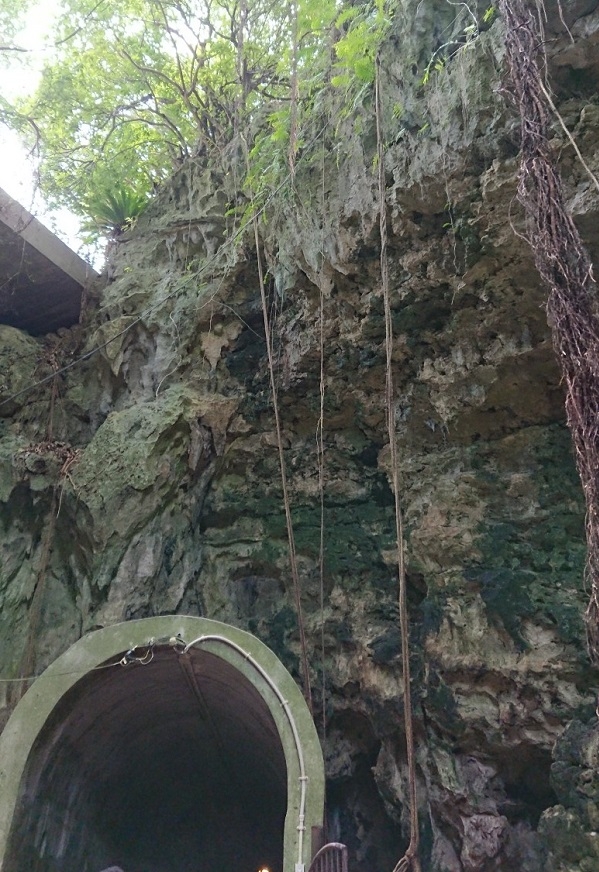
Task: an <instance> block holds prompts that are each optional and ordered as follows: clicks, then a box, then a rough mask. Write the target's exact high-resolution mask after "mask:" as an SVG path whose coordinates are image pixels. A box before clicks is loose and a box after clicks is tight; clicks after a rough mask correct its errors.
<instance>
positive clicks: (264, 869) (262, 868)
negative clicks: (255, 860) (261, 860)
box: [258, 866, 270, 872]
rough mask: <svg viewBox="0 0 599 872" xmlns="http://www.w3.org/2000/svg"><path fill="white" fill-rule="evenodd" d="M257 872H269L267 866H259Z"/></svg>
mask: <svg viewBox="0 0 599 872" xmlns="http://www.w3.org/2000/svg"><path fill="white" fill-rule="evenodd" d="M258 872H270V869H269V868H268V866H261V867H260V869H258Z"/></svg>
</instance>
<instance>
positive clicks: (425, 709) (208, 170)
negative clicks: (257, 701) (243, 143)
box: [0, 0, 599, 872]
mask: <svg viewBox="0 0 599 872" xmlns="http://www.w3.org/2000/svg"><path fill="white" fill-rule="evenodd" d="M561 6H562V13H563V15H559V14H557V13H555V14H554V12H555V10H553V9H551V10H549V12H550V14H549V16H548V20H547V21H546V22H545V27H546V39H547V44H548V59H549V71H550V74H551V75H552V76H553V79H554V84H555V88H556V93H557V95H558V98H559V100H558V102H559V106H560V111H561V113H562V115H563V118H564V120H565V123H566V124H567V125H568V127H569V129H570V130H572V132H573V133H574V135H575V136H576V138H577V141H578V143H579V146H580V148H581V149H582V150H583V153H584V156H585V158H586V160H587V162H588V163H589V165H590V166H591V168H593V169H595V170H597V169H598V168H599V133H598V127H597V120H598V119H599V103H598V102H597V96H596V91H597V76H598V75H599V40H597V39H596V34H597V33H599V13H598V12H597V3H596V2H590V0H589V2H586V3H583V2H578V3H562V4H561ZM483 11H484V10H483ZM562 18H563V20H562ZM454 19H455V9H454V7H453V4H447V3H441V2H434V3H429V4H422V3H416V2H411V0H405V2H402V3H400V4H399V9H398V12H397V20H396V22H395V24H394V28H393V30H392V33H391V35H390V37H389V41H388V44H387V45H386V47H385V51H384V55H383V60H384V64H383V69H384V83H383V86H384V103H385V107H386V113H387V117H386V118H385V135H386V172H387V204H388V213H389V214H388V217H389V224H390V241H389V255H390V275H391V288H392V307H393V313H392V314H393V326H394V332H395V344H394V351H393V361H394V368H395V372H394V375H395V382H396V385H397V400H396V407H395V416H396V421H397V426H398V449H399V456H400V464H401V498H402V504H403V508H404V512H405V523H406V543H407V557H408V586H409V591H408V598H409V605H410V616H411V633H412V640H411V641H412V662H413V695H414V705H415V722H416V723H415V729H416V740H417V758H418V796H419V812H420V824H421V840H422V865H423V869H424V870H431V872H490V870H506V872H507V870H514V869H518V870H522V872H540V870H552V869H553V870H555V872H585V870H590V869H595V868H597V863H598V862H599V860H598V856H599V855H598V850H599V849H598V847H597V838H598V837H597V834H596V828H597V827H598V826H599V825H598V816H599V798H598V796H597V792H596V789H595V788H596V785H595V781H596V753H597V752H596V743H597V738H596V731H595V728H594V726H592V725H591V726H585V725H586V724H587V723H588V721H589V718H591V717H592V715H593V712H594V706H595V703H594V692H593V688H594V684H595V681H596V675H595V674H594V673H593V671H592V670H591V669H590V667H589V663H588V661H587V657H586V654H585V647H584V630H583V624H582V612H583V609H584V605H585V592H584V586H583V567H584V556H585V543H584V505H583V500H582V495H581V492H580V486H579V482H578V479H577V475H576V472H575V469H574V463H573V459H572V453H571V447H570V439H569V434H568V432H567V429H566V427H565V422H564V413H563V391H562V387H561V386H560V383H559V376H558V370H557V366H556V364H555V361H554V357H553V352H552V348H551V341H550V336H549V330H548V327H547V324H546V319H545V313H544V308H543V303H544V291H543V289H542V287H541V286H540V283H539V278H538V275H537V273H536V271H535V269H534V265H533V260H532V256H531V253H530V249H529V246H528V244H527V243H526V241H525V240H524V239H523V238H522V233H523V227H522V219H521V216H520V212H519V209H518V207H517V205H516V202H515V176H516V171H517V150H518V145H517V143H518V133H517V130H518V120H517V119H516V118H515V117H514V114H513V111H512V109H511V107H510V106H509V104H507V103H506V102H505V101H504V97H503V95H502V94H501V93H500V91H501V87H502V58H503V49H502V45H503V43H502V38H503V34H502V24H501V22H500V21H495V22H494V23H492V24H491V25H490V26H489V28H488V29H487V30H486V31H485V32H484V33H481V35H480V36H478V37H477V38H476V40H474V41H473V42H472V44H469V45H467V46H466V47H465V48H463V49H462V50H459V51H457V52H456V53H455V55H454V56H453V57H452V59H451V60H450V61H448V62H447V63H446V64H445V66H444V68H443V69H442V70H439V71H436V72H434V74H433V75H432V76H431V78H430V81H429V82H428V84H427V85H426V86H424V85H422V84H421V81H422V75H423V69H424V68H425V67H426V64H427V62H428V61H429V60H430V58H431V56H432V54H433V52H434V51H435V50H436V48H437V46H438V45H439V44H440V43H441V42H442V41H443V40H445V39H446V38H447V34H446V33H445V30H446V29H447V27H451V25H452V22H453V21H454ZM564 25H567V27H568V28H569V29H570V31H571V33H572V36H573V38H574V41H573V42H572V41H571V40H570V37H569V35H568V33H567V32H566V29H565V26H564ZM406 34H411V36H409V38H408V37H407V36H406ZM442 34H445V35H442ZM458 36H459V34H456V39H457V38H458ZM335 100H337V103H336V104H335ZM397 107H400V108H399V109H398V108H397ZM342 108H343V107H342V106H341V103H340V98H339V97H337V98H336V97H334V96H332V97H331V98H330V103H329V105H328V106H327V107H326V113H327V115H328V116H330V117H334V118H335V121H331V122H330V124H329V126H328V127H326V128H325V130H324V132H321V133H319V134H318V136H317V137H316V142H315V144H313V146H312V147H311V148H307V149H306V154H305V155H303V156H300V158H299V159H298V162H297V169H296V180H295V186H294V187H295V190H294V191H293V192H291V191H289V190H285V191H284V192H283V193H280V194H279V195H278V196H277V197H275V198H272V199H271V200H269V201H268V203H267V206H266V213H265V214H266V216H267V220H266V222H265V223H264V224H263V225H261V233H262V240H261V245H262V249H261V251H260V253H259V254H260V256H261V257H263V258H265V260H266V263H267V265H268V269H269V272H268V278H267V293H268V299H269V306H270V311H271V317H272V334H273V343H274V350H275V370H276V379H277V385H278V392H279V405H280V412H281V419H282V427H283V442H284V453H285V461H286V466H287V473H288V476H289V486H290V499H291V509H292V516H293V522H294V529H295V539H296V548H297V553H298V561H299V571H300V577H301V584H302V602H303V609H304V618H305V624H306V633H307V638H308V644H309V657H310V665H311V680H312V685H313V689H314V699H315V705H316V712H315V717H316V721H317V724H318V725H319V726H320V728H321V729H323V725H324V724H326V736H325V735H324V730H323V741H324V747H325V754H326V765H327V776H328V817H329V825H330V836H331V838H334V839H335V838H338V839H341V840H343V841H345V842H347V844H348V845H349V847H350V851H351V867H352V869H353V870H355V872H378V870H383V869H392V868H393V866H394V864H395V862H396V861H397V859H398V858H399V856H400V855H401V853H402V851H403V849H404V847H405V845H406V838H407V829H406V827H407V820H408V817H407V815H408V812H407V808H406V796H407V785H406V760H405V749H404V744H403V722H402V699H403V689H402V676H401V669H400V640H399V636H398V630H397V581H396V576H397V570H396V557H397V555H396V544H395V540H394V515H393V496H392V492H391V489H390V485H389V473H390V469H389V451H388V447H387V445H386V433H385V394H384V391H385V348H384V333H385V331H384V319H383V307H382V295H381V287H380V267H379V237H378V206H377V196H376V177H375V173H374V172H373V158H374V151H375V138H374V119H373V108H372V102H371V98H370V96H368V95H367V96H366V97H364V98H363V100H362V102H361V103H358V104H356V105H355V106H354V107H353V109H352V111H351V112H345V113H344V112H343V111H341V110H342ZM319 129H320V128H319V119H317V120H316V121H315V130H319ZM305 139H306V141H312V140H311V137H310V132H309V131H308V132H306V136H305ZM333 145H334V146H335V147H334V148H333ZM555 147H556V154H558V155H559V160H560V166H561V168H562V172H563V173H564V177H565V182H566V186H567V190H568V194H569V197H570V204H571V207H572V209H573V212H574V215H575V218H576V220H577V221H578V222H579V225H580V228H581V232H582V233H583V235H584V238H585V242H586V243H587V244H588V246H589V248H590V251H591V254H592V255H593V256H595V255H596V254H597V252H598V251H599V234H598V231H597V228H598V227H599V222H598V221H597V217H598V211H599V200H598V197H597V192H596V189H594V188H593V185H592V184H591V182H590V180H589V178H588V176H587V175H586V174H585V172H584V170H583V169H582V168H581V166H580V164H579V163H578V162H577V159H576V157H575V154H574V151H573V149H572V148H571V145H570V144H569V143H568V141H567V139H566V137H565V135H564V134H563V131H562V130H561V128H560V127H559V125H558V124H556V128H555ZM233 178H234V174H233V173H229V174H226V173H224V172H223V171H222V170H221V169H220V168H214V167H207V166H206V165H205V162H203V161H201V160H200V159H198V160H197V161H192V162H190V163H189V164H187V165H185V166H184V167H183V168H181V169H180V170H179V171H178V172H177V173H176V174H175V176H174V177H173V179H172V181H171V183H170V184H169V185H168V186H167V187H166V188H165V190H163V191H162V192H160V193H159V194H158V195H157V196H156V199H155V202H154V203H153V204H152V205H151V206H150V208H149V209H148V210H147V212H146V213H145V214H144V215H143V216H142V218H141V219H140V220H139V222H138V225H137V226H136V228H135V229H134V230H133V231H131V232H130V233H128V234H127V235H126V236H125V237H124V238H123V241H121V242H119V243H118V245H116V247H115V248H114V249H113V251H112V253H111V258H110V263H109V267H108V274H107V277H106V286H105V287H104V288H103V290H102V291H101V293H100V295H99V297H98V299H96V300H95V303H94V304H93V305H92V306H91V308H90V309H89V310H88V312H87V315H86V322H85V324H84V326H83V327H82V328H81V329H79V328H78V329H77V330H74V331H66V332H65V333H64V334H63V335H61V336H57V337H47V338H46V339H45V340H43V341H42V340H33V339H31V338H30V337H27V336H25V335H23V334H18V333H17V332H16V331H14V330H11V329H10V328H3V331H2V332H1V333H0V360H2V361H6V367H5V369H6V373H5V375H3V376H2V379H4V381H1V382H0V391H1V392H2V397H0V400H1V399H3V398H5V397H8V396H12V394H13V393H16V392H17V390H20V388H21V386H22V385H24V384H26V383H28V382H29V381H31V379H33V378H43V377H44V376H45V375H46V374H48V373H50V374H51V373H52V371H53V370H52V365H53V361H54V360H57V359H58V360H59V361H60V364H61V365H65V364H67V363H69V362H71V360H73V359H75V358H76V357H77V356H78V355H81V354H82V353H86V352H88V351H90V350H92V349H94V348H99V349H100V350H99V351H98V353H96V354H95V355H94V356H93V357H91V358H90V359H89V360H87V361H85V362H84V363H82V364H81V365H79V366H77V367H75V368H73V369H71V370H69V371H68V372H67V373H65V374H64V375H61V376H58V377H57V378H56V379H55V380H54V383H52V382H50V384H46V385H45V386H43V387H40V388H39V389H36V390H35V391H34V392H32V393H30V394H28V395H27V397H25V398H23V396H20V397H19V398H16V399H14V400H11V401H10V403H9V404H7V405H6V406H5V407H3V408H2V417H0V436H1V441H0V455H1V461H2V465H1V467H0V500H1V502H0V523H1V524H2V541H1V547H2V561H1V568H0V603H1V612H0V663H1V664H2V675H4V676H13V675H17V674H19V671H20V670H22V669H23V666H24V664H25V663H30V664H32V665H33V666H34V667H35V671H39V670H41V669H42V668H43V667H44V666H45V665H47V664H48V663H49V662H50V661H51V660H52V659H53V658H55V657H56V656H57V655H58V654H59V653H60V652H61V651H63V650H65V648H66V647H68V646H69V645H70V644H71V643H72V642H73V641H75V639H77V638H78V637H79V636H80V635H81V634H83V633H85V632H87V631H88V630H90V629H92V628H94V627H98V626H105V625H107V624H110V623H114V622H116V621H122V620H127V619H130V618H138V617H145V616H150V615H157V614H161V613H165V612H166V613H172V612H180V613H189V614H199V615H203V616H206V617H209V618H215V619H218V620H222V621H226V622H228V623H231V624H234V625H237V626H240V627H242V628H244V629H247V630H249V631H251V632H253V633H255V634H256V635H258V636H259V637H260V638H261V639H262V640H263V641H264V642H265V643H266V644H268V645H269V646H270V647H271V648H272V649H273V650H274V651H275V653H276V654H277V655H278V656H279V657H280V658H281V659H282V661H283V662H284V663H285V665H286V666H287V667H288V668H289V669H290V670H291V672H292V673H293V674H294V675H296V676H297V677H298V680H299V634H298V624H297V616H296V612H295V608H294V605H293V592H292V590H291V582H290V572H289V563H288V551H287V543H286V530H285V517H284V512H283V507H282V499H281V484H280V475H279V467H278V457H277V448H276V435H275V431H274V421H273V413H272V404H271V397H270V387H269V373H268V367H267V360H266V353H265V342H264V327H263V322H262V312H261V306H260V293H259V284H258V271H257V255H258V253H257V252H256V250H255V247H254V245H253V243H252V239H251V238H250V234H249V231H248V230H247V229H246V230H245V231H243V228H242V231H243V232H241V233H238V231H239V229H240V225H239V222H238V221H236V218H235V214H234V213H232V212H231V209H230V204H231V202H234V200H235V197H236V194H237V192H236V191H235V189H234V181H233ZM321 334H322V336H321ZM106 343H108V344H106ZM321 345H322V348H323V349H324V356H323V372H324V380H323V387H324V417H323V430H322V436H323V446H324V470H323V473H322V478H323V481H324V490H323V500H322V502H323V506H324V510H323V513H322V516H321V508H320V507H321V498H320V489H319V466H318V453H317V447H316V446H317V443H316V438H317V430H318V427H319V419H320V367H321V363H320V361H321V353H320V349H321ZM61 445H62V446H63V448H60V447H59V446H61ZM57 446H58V447H57ZM65 446H67V448H65ZM67 449H68V450H67ZM58 507H59V511H57V508H58ZM51 513H54V514H55V515H56V520H55V523H54V525H53V532H52V542H51V548H50V553H49V555H48V556H47V560H45V559H44V555H43V549H44V543H45V542H46V541H47V535H46V533H47V529H48V525H49V523H50V515H51ZM321 524H322V525H323V529H324V542H325V551H324V577H323V579H322V581H321V578H320V571H319V564H320V560H319V541H320V529H321ZM321 598H322V600H323V607H322V608H321V605H320V601H321ZM31 651H34V658H33V660H31V658H30V657H29V659H28V652H31ZM323 682H324V691H323ZM0 693H4V694H5V699H4V709H3V711H4V713H5V716H6V714H7V713H8V711H9V709H10V706H11V705H12V704H13V703H14V701H15V698H16V694H15V692H14V691H12V692H11V691H7V690H6V688H5V687H2V686H0ZM323 701H324V711H323V710H322V709H323ZM556 743H557V744H556ZM552 755H555V759H554V758H553V757H552Z"/></svg>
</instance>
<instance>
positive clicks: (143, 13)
mask: <svg viewBox="0 0 599 872" xmlns="http://www.w3.org/2000/svg"><path fill="white" fill-rule="evenodd" d="M14 5H15V0H0V9H1V13H0V15H2V14H3V15H5V17H7V18H8V17H10V12H11V10H12V9H13V6H14ZM17 5H19V3H18V2H17ZM376 9H377V5H376V3H365V4H359V5H358V6H356V7H354V8H353V9H352V11H351V12H350V14H349V15H348V14H347V12H342V11H341V10H340V8H339V4H338V3H337V2H336V0H120V2H119V3H114V2H110V0H62V3H61V5H60V13H59V15H58V17H57V19H56V22H55V25H54V31H53V34H52V37H51V42H52V47H51V51H50V52H49V53H48V59H47V61H46V63H45V64H44V67H43V72H42V76H41V80H40V82H39V85H38V87H37V89H36V91H35V92H34V93H33V94H31V95H30V96H29V97H28V98H27V99H25V100H21V101H20V102H19V103H18V105H16V106H15V105H13V106H11V107H10V109H11V111H12V112H13V113H14V115H13V117H12V118H11V117H9V114H7V113H5V116H4V120H5V121H6V122H7V123H9V124H11V126H13V127H17V128H19V129H20V130H21V131H22V132H24V133H26V134H28V135H29V137H30V139H31V138H32V137H34V138H35V139H36V140H37V143H36V144H37V147H38V149H39V154H40V178H41V184H42V188H43V192H44V194H45V196H46V198H47V199H49V201H50V202H51V203H52V204H55V205H63V206H64V205H66V206H68V207H69V208H70V209H72V210H73V211H74V212H76V213H79V214H87V213H89V211H90V203H91V202H92V200H93V198H94V196H95V195H96V193H97V192H98V191H105V190H107V189H108V188H109V187H111V186H112V185H113V184H119V185H121V186H123V185H124V186H127V187H128V188H129V189H130V190H132V191H134V192H135V193H137V194H139V193H143V192H147V191H149V190H151V189H152V187H154V186H155V185H156V184H159V183H160V182H161V181H162V180H163V179H164V178H165V177H166V176H167V175H168V174H169V173H170V172H172V170H173V167H174V166H176V165H177V164H178V163H179V162H181V161H183V160H184V159H185V158H187V157H189V156H190V155H192V154H194V153H197V152H198V150H207V151H213V152H215V153H218V152H221V153H222V151H223V150H224V149H226V147H227V146H228V145H229V144H230V143H231V142H232V141H233V140H234V138H235V137H236V136H238V135H239V134H240V132H243V133H244V136H246V137H247V136H248V131H249V130H251V129H255V127H256V124H255V121H256V119H257V118H258V116H260V115H261V113H262V115H263V116H264V118H265V119H268V118H270V124H271V127H272V135H273V137H274V138H275V139H277V138H278V139H279V140H281V139H285V138H286V137H287V138H288V139H289V141H290V148H291V149H292V150H293V149H294V148H295V147H296V146H297V142H296V140H295V139H294V138H296V137H297V113H298V105H299V104H300V103H301V102H302V101H306V100H308V99H309V97H310V94H311V93H313V92H314V89H315V87H316V86H317V84H318V83H319V82H320V83H321V82H322V81H323V79H324V78H325V76H327V75H328V73H327V72H326V70H327V69H328V70H329V73H330V63H331V56H332V53H333V49H332V45H333V27H334V24H335V22H336V21H338V20H339V17H340V14H342V15H343V16H344V18H343V22H344V23H345V25H346V24H347V22H348V21H350V20H353V19H354V18H356V12H358V11H361V10H362V11H365V12H366V13H367V15H366V17H368V15H370V14H371V13H372V12H373V11H376ZM363 17H364V16H363ZM346 29H349V28H347V27H346ZM338 42H339V34H338V33H337V43H338ZM353 50H354V49H352V47H351V45H349V46H346V49H345V54H346V55H347V52H348V51H350V52H351V51H353ZM362 54H363V45H360V56H362ZM339 63H340V64H341V66H343V64H344V63H345V60H344V54H343V50H342V51H341V52H340V53H339ZM358 72H359V71H358ZM329 78H330V76H329ZM5 108H7V107H6V106H5ZM30 121H33V122H34V123H33V125H32V124H30V123H29V122H30ZM267 126H268V123H267ZM248 145H249V147H250V148H251V147H252V142H251V141H250V142H249V143H248Z"/></svg>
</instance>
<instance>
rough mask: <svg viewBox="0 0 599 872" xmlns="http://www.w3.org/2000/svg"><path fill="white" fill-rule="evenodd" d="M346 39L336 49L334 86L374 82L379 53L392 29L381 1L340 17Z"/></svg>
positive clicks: (340, 26) (361, 5) (340, 14)
mask: <svg viewBox="0 0 599 872" xmlns="http://www.w3.org/2000/svg"><path fill="white" fill-rule="evenodd" d="M335 24H336V27H337V28H339V29H341V30H342V32H343V36H342V37H341V39H339V41H338V42H337V43H336V45H335V55H336V58H337V63H336V70H337V72H336V74H335V75H334V76H333V78H332V83H333V85H336V86H338V87H347V86H348V85H350V84H352V83H353V82H357V83H368V84H371V83H372V82H374V64H375V59H376V53H377V51H378V49H379V46H380V44H381V41H382V39H383V37H384V35H385V33H386V31H387V29H388V27H389V24H390V19H389V16H388V10H387V9H386V8H385V4H384V3H383V2H382V0H375V2H367V3H359V4H357V5H355V6H350V7H348V8H346V9H344V10H342V12H340V13H339V15H338V16H337V20H336V22H335Z"/></svg>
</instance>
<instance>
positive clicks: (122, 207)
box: [83, 185, 148, 237]
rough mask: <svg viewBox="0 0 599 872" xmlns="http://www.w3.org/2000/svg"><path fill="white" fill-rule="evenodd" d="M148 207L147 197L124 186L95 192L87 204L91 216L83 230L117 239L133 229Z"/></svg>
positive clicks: (141, 192)
mask: <svg viewBox="0 0 599 872" xmlns="http://www.w3.org/2000/svg"><path fill="white" fill-rule="evenodd" d="M147 205H148V198H147V195H146V194H145V193H144V192H143V191H136V190H134V189H133V188H129V187H126V186H124V185H118V186H115V187H114V188H112V189H111V190H103V191H97V192H94V193H93V194H92V195H91V196H90V198H89V199H88V200H87V202H86V203H85V208H86V209H87V212H88V214H89V219H88V221H87V222H86V223H85V224H84V225H83V229H84V230H87V231H88V232H90V233H91V235H92V236H94V235H97V233H102V234H103V235H107V236H112V237H116V236H118V235H119V234H121V233H123V231H125V230H127V229H128V228H129V227H131V226H132V225H133V224H134V223H135V221H136V220H137V219H138V218H139V216H140V215H141V213H142V212H143V211H144V209H145V208H146V206H147Z"/></svg>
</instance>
